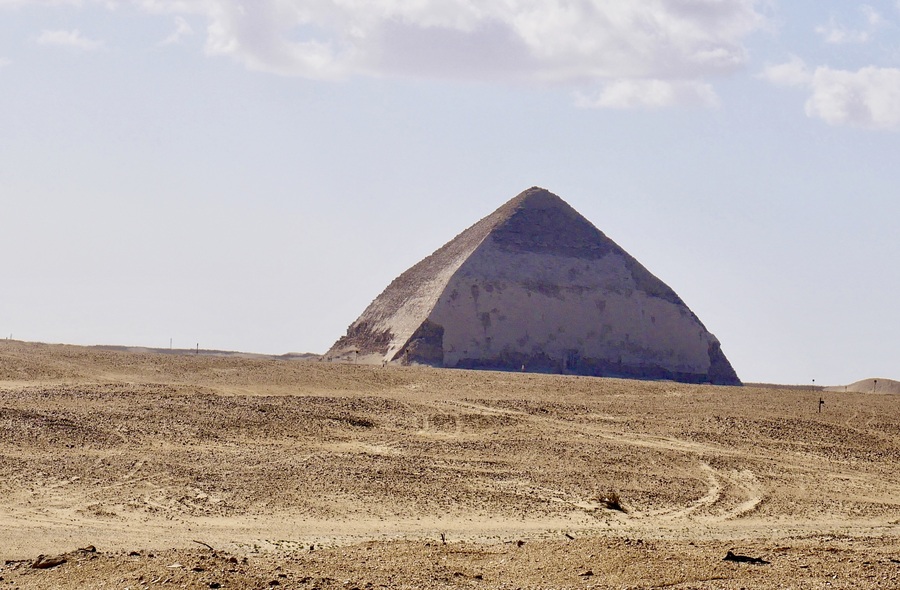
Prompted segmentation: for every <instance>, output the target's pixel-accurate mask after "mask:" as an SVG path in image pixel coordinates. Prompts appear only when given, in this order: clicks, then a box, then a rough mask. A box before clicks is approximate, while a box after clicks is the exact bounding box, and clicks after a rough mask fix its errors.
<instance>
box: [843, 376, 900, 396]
mask: <svg viewBox="0 0 900 590" xmlns="http://www.w3.org/2000/svg"><path fill="white" fill-rule="evenodd" d="M825 391H852V392H856V393H890V394H900V381H894V380H893V379H863V380H862V381H857V382H856V383H851V384H850V385H838V386H834V387H826V388H825Z"/></svg>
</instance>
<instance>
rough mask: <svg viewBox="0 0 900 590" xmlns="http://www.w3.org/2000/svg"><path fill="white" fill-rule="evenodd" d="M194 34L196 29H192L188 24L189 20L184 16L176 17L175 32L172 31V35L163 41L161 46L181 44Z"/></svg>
mask: <svg viewBox="0 0 900 590" xmlns="http://www.w3.org/2000/svg"><path fill="white" fill-rule="evenodd" d="M193 34H194V29H193V28H191V25H190V24H188V22H187V20H185V19H184V17H182V16H176V17H175V30H174V31H172V34H171V35H169V36H168V37H166V38H165V39H163V40H162V41H161V42H160V45H174V44H176V43H181V40H182V39H183V38H184V37H189V36H191V35H193Z"/></svg>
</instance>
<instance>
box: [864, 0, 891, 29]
mask: <svg viewBox="0 0 900 590" xmlns="http://www.w3.org/2000/svg"><path fill="white" fill-rule="evenodd" d="M860 10H861V11H862V13H863V15H864V16H865V17H866V22H868V23H869V26H871V27H875V28H877V27H883V26H886V25H888V24H890V23H889V22H888V20H887V19H885V18H884V17H883V16H881V13H880V12H878V11H877V10H875V9H874V8H872V7H871V6H869V5H868V4H863V5H862V6H861V7H860Z"/></svg>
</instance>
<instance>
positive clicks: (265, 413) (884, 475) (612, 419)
mask: <svg viewBox="0 0 900 590" xmlns="http://www.w3.org/2000/svg"><path fill="white" fill-rule="evenodd" d="M820 395H821V392H819V391H798V390H780V389H772V388H754V387H743V388H733V387H718V386H710V385H691V384H681V383H674V382H664V381H657V382H649V381H631V380H619V379H604V378H592V377H579V376H563V375H545V374H527V373H526V374H522V373H501V372H493V371H466V370H445V369H434V368H428V367H399V366H388V367H385V368H382V367H381V366H371V365H352V364H336V363H321V362H305V361H296V360H286V359H280V358H244V357H235V356H204V355H170V354H156V353H148V352H143V353H135V352H126V351H116V350H99V349H94V348H80V347H71V346H59V345H38V344H27V343H18V342H8V341H2V342H0V538H2V539H3V543H2V546H0V578H2V580H0V584H2V585H3V586H6V585H9V587H13V588H50V587H52V588H85V587H101V586H104V587H111V588H125V587H130V588H143V587H153V588H155V587H163V588H166V587H182V586H184V587H188V588H219V587H221V588H262V587H275V586H276V585H277V586H280V587H289V588H313V587H318V588H329V589H332V588H334V589H337V588H340V589H342V590H349V589H351V588H354V587H356V588H378V587H388V588H393V587H416V588H448V587H449V588H453V587H459V588H472V587H478V588H516V587H520V588H584V587H596V588H622V587H628V588H649V587H667V588H740V587H752V588H784V587H798V588H799V587H824V586H825V584H826V582H827V583H829V584H831V587H854V588H889V587H898V586H900V565H898V563H900V562H898V560H900V516H898V515H900V473H898V470H897V469H896V465H897V464H898V463H900V416H898V414H897V412H896V403H895V402H896V400H895V398H893V397H892V396H872V395H870V394H865V393H855V392H846V393H841V394H840V395H834V396H833V397H829V398H828V404H827V405H826V406H825V408H824V410H823V412H822V413H817V411H816V410H817V402H818V399H819V396H820ZM79 548H81V549H83V550H80V551H79V550H77V549H79ZM92 548H93V550H92ZM310 548H312V549H313V550H311V549H310ZM727 551H733V552H734V553H735V554H737V555H744V556H748V557H754V558H760V559H763V560H764V561H766V562H768V563H765V564H763V563H745V562H729V561H723V557H725V556H726V554H727ZM38 555H44V556H45V561H42V562H40V563H44V564H46V563H50V564H53V563H56V562H55V561H52V560H53V559H54V558H57V557H61V558H63V559H65V560H66V561H65V562H59V563H58V564H57V565H55V566H53V567H47V568H32V567H31V566H32V565H34V564H35V561H36V558H37V557H38ZM47 558H50V559H51V561H49V562H46V559H47ZM40 563H39V564H38V565H40ZM273 582H274V583H275V584H273Z"/></svg>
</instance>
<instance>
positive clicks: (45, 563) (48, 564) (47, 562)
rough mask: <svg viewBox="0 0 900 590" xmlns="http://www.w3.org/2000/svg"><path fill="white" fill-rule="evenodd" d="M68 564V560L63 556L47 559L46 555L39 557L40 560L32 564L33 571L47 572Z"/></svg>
mask: <svg viewBox="0 0 900 590" xmlns="http://www.w3.org/2000/svg"><path fill="white" fill-rule="evenodd" d="M64 563H66V558H65V557H63V556H62V555H59V556H57V557H46V556H44V555H38V558H37V559H36V560H35V561H34V563H32V564H31V567H32V569H39V570H46V569H50V568H53V567H56V566H58V565H62V564H64Z"/></svg>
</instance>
